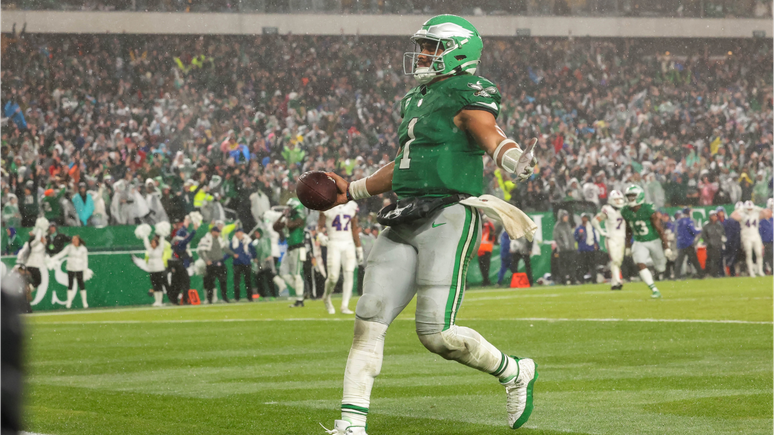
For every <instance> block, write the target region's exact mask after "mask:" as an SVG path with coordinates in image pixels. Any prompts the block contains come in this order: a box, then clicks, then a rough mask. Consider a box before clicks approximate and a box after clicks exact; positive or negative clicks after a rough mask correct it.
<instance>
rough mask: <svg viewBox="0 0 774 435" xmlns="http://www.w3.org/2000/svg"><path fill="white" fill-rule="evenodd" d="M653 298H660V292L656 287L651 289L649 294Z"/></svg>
mask: <svg viewBox="0 0 774 435" xmlns="http://www.w3.org/2000/svg"><path fill="white" fill-rule="evenodd" d="M650 297H651V298H653V299H661V292H660V291H658V290H657V289H653V293H652V294H651V295H650Z"/></svg>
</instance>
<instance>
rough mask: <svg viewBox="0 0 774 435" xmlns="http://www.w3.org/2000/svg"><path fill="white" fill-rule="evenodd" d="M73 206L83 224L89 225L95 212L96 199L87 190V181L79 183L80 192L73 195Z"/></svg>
mask: <svg viewBox="0 0 774 435" xmlns="http://www.w3.org/2000/svg"><path fill="white" fill-rule="evenodd" d="M73 206H74V207H75V212H76V213H77V214H78V219H79V220H80V223H81V226H84V227H85V226H87V225H89V219H91V216H92V215H93V214H94V199H93V198H92V197H91V195H89V194H88V193H87V192H86V183H84V182H83V181H81V182H80V183H78V193H77V194H76V195H73Z"/></svg>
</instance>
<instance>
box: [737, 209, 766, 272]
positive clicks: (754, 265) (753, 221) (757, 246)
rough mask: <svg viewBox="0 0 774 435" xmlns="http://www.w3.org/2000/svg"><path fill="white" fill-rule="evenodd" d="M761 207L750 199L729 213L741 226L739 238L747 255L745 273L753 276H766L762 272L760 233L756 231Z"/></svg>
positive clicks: (761, 210)
mask: <svg viewBox="0 0 774 435" xmlns="http://www.w3.org/2000/svg"><path fill="white" fill-rule="evenodd" d="M762 212H763V209H762V208H760V207H758V206H756V205H755V204H753V202H752V201H745V203H744V206H743V207H740V208H738V209H737V210H735V211H734V212H733V213H731V218H733V219H735V220H737V221H739V224H740V225H741V227H742V231H741V234H740V235H741V238H742V246H743V247H744V253H745V255H746V257H747V273H748V274H749V275H750V276H755V274H756V273H757V274H758V275H760V276H766V274H765V273H763V241H762V240H761V233H760V232H759V231H758V223H759V222H760V219H761V214H762ZM753 253H755V262H753Z"/></svg>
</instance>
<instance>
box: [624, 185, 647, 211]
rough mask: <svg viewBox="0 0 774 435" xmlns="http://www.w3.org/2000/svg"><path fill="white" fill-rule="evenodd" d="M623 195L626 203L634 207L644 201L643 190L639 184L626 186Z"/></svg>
mask: <svg viewBox="0 0 774 435" xmlns="http://www.w3.org/2000/svg"><path fill="white" fill-rule="evenodd" d="M625 195H626V203H627V205H628V206H629V207H635V206H638V205H641V204H642V203H644V202H645V191H644V190H642V187H640V186H637V185H634V186H629V187H627V188H626V193H625Z"/></svg>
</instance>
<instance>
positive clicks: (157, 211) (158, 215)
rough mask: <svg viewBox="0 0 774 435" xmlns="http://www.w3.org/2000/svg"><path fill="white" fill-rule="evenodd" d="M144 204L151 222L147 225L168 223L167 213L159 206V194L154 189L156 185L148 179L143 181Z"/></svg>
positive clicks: (156, 189)
mask: <svg viewBox="0 0 774 435" xmlns="http://www.w3.org/2000/svg"><path fill="white" fill-rule="evenodd" d="M145 203H146V204H147V206H148V210H149V212H150V216H149V219H150V220H151V221H152V222H149V223H152V224H157V223H159V222H169V216H167V212H166V211H165V210H164V206H163V205H162V204H161V192H160V191H159V189H158V188H157V187H156V183H155V182H154V181H153V180H151V179H150V178H148V179H147V180H145Z"/></svg>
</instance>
